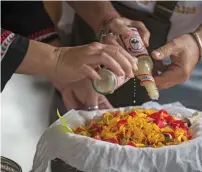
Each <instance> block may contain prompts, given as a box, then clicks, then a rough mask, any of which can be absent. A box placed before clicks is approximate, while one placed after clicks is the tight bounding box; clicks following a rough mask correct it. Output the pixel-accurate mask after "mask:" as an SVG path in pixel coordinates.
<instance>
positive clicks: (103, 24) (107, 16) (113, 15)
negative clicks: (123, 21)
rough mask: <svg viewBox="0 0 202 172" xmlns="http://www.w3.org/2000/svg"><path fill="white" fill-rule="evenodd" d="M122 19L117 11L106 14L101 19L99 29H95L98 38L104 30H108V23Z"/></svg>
mask: <svg viewBox="0 0 202 172" xmlns="http://www.w3.org/2000/svg"><path fill="white" fill-rule="evenodd" d="M116 17H120V15H119V13H118V12H117V11H116V10H113V11H110V12H106V13H105V14H104V15H103V16H102V17H101V19H100V21H99V23H98V25H97V27H96V28H95V33H96V35H97V36H98V35H99V34H100V32H101V30H102V29H105V28H106V25H107V23H108V22H109V21H110V20H112V19H113V18H116Z"/></svg>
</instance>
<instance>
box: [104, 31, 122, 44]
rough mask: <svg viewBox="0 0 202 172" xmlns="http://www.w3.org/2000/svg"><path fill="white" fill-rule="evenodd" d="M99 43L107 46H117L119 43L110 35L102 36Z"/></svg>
mask: <svg viewBox="0 0 202 172" xmlns="http://www.w3.org/2000/svg"><path fill="white" fill-rule="evenodd" d="M101 42H102V43H103V44H109V45H115V46H118V45H119V43H118V42H117V41H116V36H114V35H111V34H108V35H106V36H103V37H102V40H101Z"/></svg>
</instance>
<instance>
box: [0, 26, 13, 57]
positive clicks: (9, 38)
mask: <svg viewBox="0 0 202 172" xmlns="http://www.w3.org/2000/svg"><path fill="white" fill-rule="evenodd" d="M14 39H15V34H14V33H12V32H11V31H8V30H6V31H4V32H3V33H2V34H1V60H2V59H3V57H4V56H5V54H6V52H7V51H8V48H9V46H10V45H11V43H12V42H13V40H14Z"/></svg>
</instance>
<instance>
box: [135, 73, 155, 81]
mask: <svg viewBox="0 0 202 172" xmlns="http://www.w3.org/2000/svg"><path fill="white" fill-rule="evenodd" d="M137 78H138V79H139V80H140V81H141V82H154V78H153V76H152V75H150V74H141V75H137Z"/></svg>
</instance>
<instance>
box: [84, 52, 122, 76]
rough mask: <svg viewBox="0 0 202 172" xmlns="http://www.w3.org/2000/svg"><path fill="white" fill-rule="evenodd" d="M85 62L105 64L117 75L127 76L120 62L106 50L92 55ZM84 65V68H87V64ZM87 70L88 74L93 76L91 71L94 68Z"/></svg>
mask: <svg viewBox="0 0 202 172" xmlns="http://www.w3.org/2000/svg"><path fill="white" fill-rule="evenodd" d="M84 63H86V64H89V65H104V66H106V67H107V68H109V69H110V70H112V71H113V72H114V73H115V74H116V75H118V76H125V72H124V71H123V69H122V68H121V66H120V64H119V63H118V62H117V61H116V60H115V59H113V58H112V57H111V56H109V55H108V54H107V53H105V52H101V53H100V54H94V55H92V56H89V57H88V58H86V59H85V61H84ZM83 66H84V68H86V67H85V65H83ZM82 68H83V67H82ZM82 70H83V69H82ZM87 70H88V69H87ZM87 70H86V71H85V72H87V73H86V75H87V76H90V77H91V73H90V72H92V70H90V69H89V70H88V71H87ZM91 78H92V77H91Z"/></svg>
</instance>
